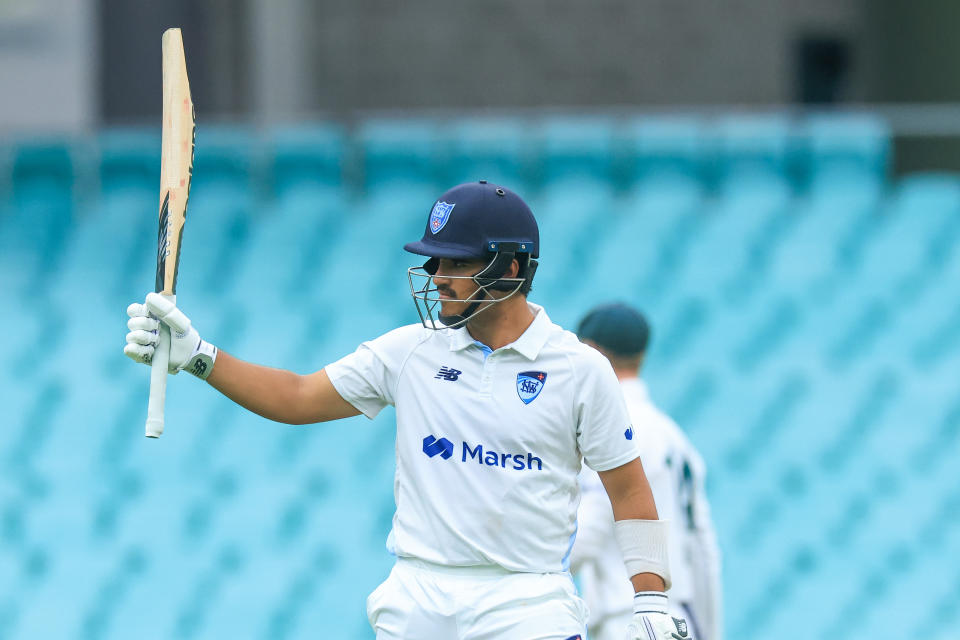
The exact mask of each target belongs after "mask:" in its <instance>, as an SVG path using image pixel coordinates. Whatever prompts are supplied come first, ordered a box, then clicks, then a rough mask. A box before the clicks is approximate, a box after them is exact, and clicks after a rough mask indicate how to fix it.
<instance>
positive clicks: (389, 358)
mask: <svg viewBox="0 0 960 640" xmlns="http://www.w3.org/2000/svg"><path fill="white" fill-rule="evenodd" d="M418 329H422V327H420V326H419V325H409V326H406V327H400V328H399V329H394V330H393V331H390V332H389V333H385V334H384V335H382V336H380V337H379V338H376V339H375V340H370V341H369V342H364V343H363V344H361V345H360V346H359V347H357V350H356V351H354V352H353V353H351V354H350V355H347V356H344V357H343V358H341V359H339V360H337V361H336V362H334V363H332V364H329V365H327V367H326V372H327V376H329V378H330V382H332V383H333V387H334V389H336V390H337V393H339V394H340V396H341V397H342V398H343V399H344V400H346V401H347V402H349V403H350V404H352V405H353V406H354V407H356V409H357V410H358V411H360V412H361V413H363V415H365V416H367V417H368V418H371V419H373V418H375V417H376V416H377V414H378V413H380V411H381V410H382V409H383V408H384V407H386V406H387V405H393V404H396V398H395V397H394V394H395V391H396V388H397V381H398V380H399V377H400V372H401V370H402V369H403V365H404V363H405V362H406V360H407V356H409V355H410V353H412V352H413V350H414V349H415V348H416V347H417V345H418V344H420V342H421V341H422V332H421V331H418Z"/></svg>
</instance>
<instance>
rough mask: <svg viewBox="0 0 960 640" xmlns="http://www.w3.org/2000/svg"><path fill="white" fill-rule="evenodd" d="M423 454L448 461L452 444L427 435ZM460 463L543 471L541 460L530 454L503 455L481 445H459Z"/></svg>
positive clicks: (462, 443) (444, 439) (466, 443)
mask: <svg viewBox="0 0 960 640" xmlns="http://www.w3.org/2000/svg"><path fill="white" fill-rule="evenodd" d="M423 452H424V453H425V454H426V455H427V457H428V458H434V457H436V456H438V455H439V456H440V458H442V459H443V460H449V459H450V458H452V457H453V443H452V442H450V441H449V440H447V439H446V438H442V437H441V438H438V437H436V436H434V435H429V436H427V437H426V438H424V439H423ZM460 462H464V463H470V464H473V463H476V464H478V465H480V466H481V467H497V468H500V469H508V470H510V471H543V460H542V459H540V458H539V457H537V456H535V455H533V454H532V453H530V452H526V453H504V452H501V451H494V450H493V449H485V448H484V446H483V445H482V444H477V445H471V444H470V443H468V442H461V443H460Z"/></svg>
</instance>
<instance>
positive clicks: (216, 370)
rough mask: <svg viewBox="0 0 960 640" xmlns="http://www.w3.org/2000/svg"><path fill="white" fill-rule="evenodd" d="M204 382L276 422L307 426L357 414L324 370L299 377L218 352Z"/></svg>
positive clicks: (289, 372) (282, 370)
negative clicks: (211, 369)
mask: <svg viewBox="0 0 960 640" xmlns="http://www.w3.org/2000/svg"><path fill="white" fill-rule="evenodd" d="M207 382H209V383H210V384H211V385H212V386H213V387H214V388H215V389H217V390H218V391H220V392H221V393H222V394H223V395H225V396H227V397H228V398H230V399H231V400H233V401H234V402H236V403H237V404H239V405H241V406H242V407H245V408H247V409H249V410H250V411H253V412H254V413H256V414H259V415H261V416H263V417H264V418H268V419H270V420H275V421H276V422H284V423H287V424H310V423H314V422H326V421H328V420H337V419H339V418H349V417H350V416H355V415H359V413H360V412H359V411H357V409H356V408H355V407H354V406H353V405H352V404H350V403H349V402H347V401H346V400H344V399H343V398H342V397H341V396H340V394H339V393H337V390H336V389H335V388H334V386H333V383H332V382H330V378H329V377H328V376H327V372H326V371H325V370H323V369H321V370H320V371H317V372H316V373H312V374H309V375H299V374H296V373H293V372H292V371H286V370H284V369H274V368H272V367H264V366H261V365H257V364H252V363H249V362H245V361H243V360H240V359H239V358H234V357H233V356H231V355H230V354H228V353H225V352H223V351H220V352H219V354H218V355H217V362H216V365H215V366H214V367H213V371H212V372H211V373H210V376H209V377H208V378H207Z"/></svg>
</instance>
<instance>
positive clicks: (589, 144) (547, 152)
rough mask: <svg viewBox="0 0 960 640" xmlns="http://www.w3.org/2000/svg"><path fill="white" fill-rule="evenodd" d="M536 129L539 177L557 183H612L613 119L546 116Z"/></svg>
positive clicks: (614, 159) (615, 155) (548, 184)
mask: <svg viewBox="0 0 960 640" xmlns="http://www.w3.org/2000/svg"><path fill="white" fill-rule="evenodd" d="M538 129H539V130H538V132H537V138H538V141H539V149H540V151H539V153H540V156H541V159H540V162H539V163H538V164H539V178H540V181H541V182H542V183H543V184H544V187H545V188H549V187H551V186H553V185H555V184H558V183H573V184H578V183H587V184H590V183H593V184H597V183H599V184H614V185H615V184H616V183H615V177H616V169H617V165H618V160H619V154H618V151H619V150H618V148H617V146H616V144H615V141H616V132H617V129H616V122H615V121H614V120H613V119H612V118H607V117H602V116H547V117H546V118H545V119H544V120H543V122H542V123H541V124H540V126H539V128H538Z"/></svg>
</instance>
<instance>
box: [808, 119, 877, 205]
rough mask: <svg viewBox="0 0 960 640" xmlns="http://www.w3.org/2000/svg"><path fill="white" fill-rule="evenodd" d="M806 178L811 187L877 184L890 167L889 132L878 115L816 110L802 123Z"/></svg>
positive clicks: (847, 186)
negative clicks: (824, 112) (826, 112)
mask: <svg viewBox="0 0 960 640" xmlns="http://www.w3.org/2000/svg"><path fill="white" fill-rule="evenodd" d="M801 136H802V139H803V141H804V142H803V146H804V147H805V148H803V149H802V151H801V153H803V154H804V155H806V158H805V159H804V160H803V163H804V165H805V167H806V179H807V181H808V184H809V188H810V189H811V190H821V189H831V188H832V189H843V188H855V187H856V183H858V182H862V183H867V184H880V183H882V182H883V181H885V180H886V178H887V174H888V171H889V163H890V149H891V144H892V142H891V138H892V134H891V131H890V126H889V125H888V124H887V123H886V122H885V121H884V120H883V119H882V118H880V117H879V116H875V115H871V114H865V113H860V114H858V113H844V114H817V115H813V116H810V117H809V118H807V119H806V121H805V122H804V124H803V125H802V134H801Z"/></svg>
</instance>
